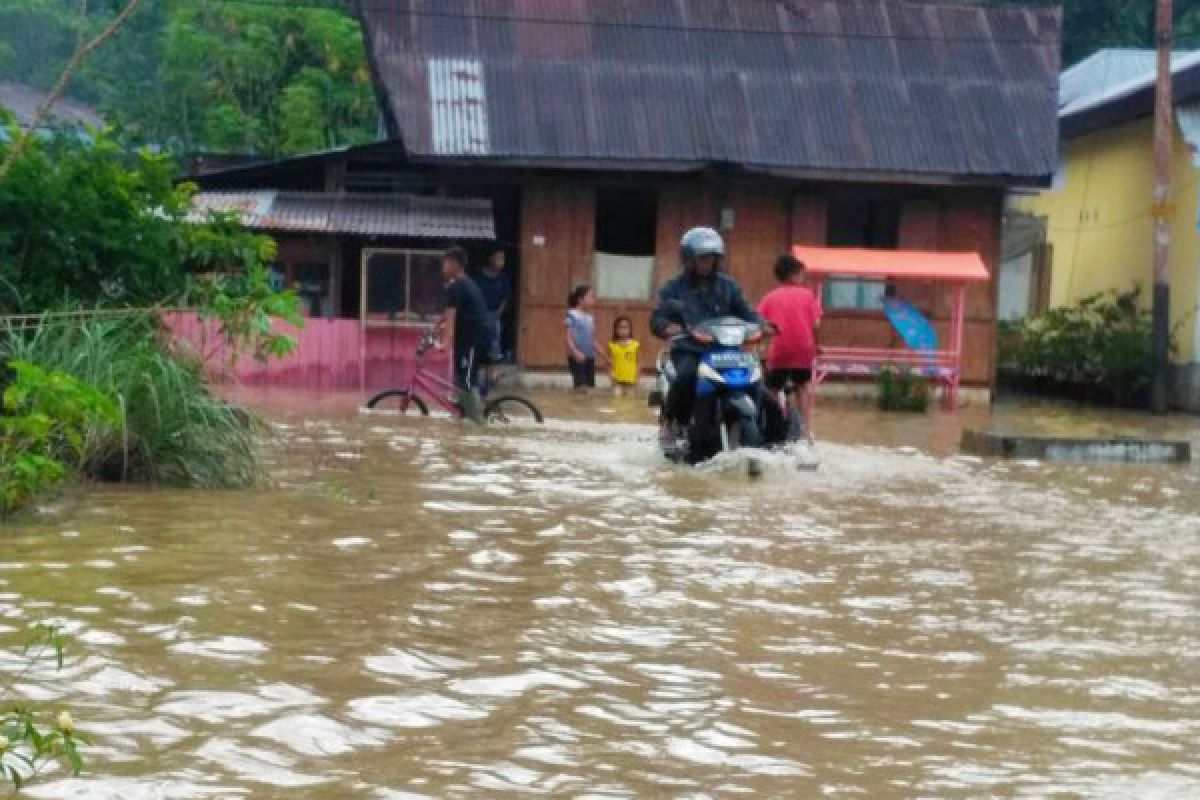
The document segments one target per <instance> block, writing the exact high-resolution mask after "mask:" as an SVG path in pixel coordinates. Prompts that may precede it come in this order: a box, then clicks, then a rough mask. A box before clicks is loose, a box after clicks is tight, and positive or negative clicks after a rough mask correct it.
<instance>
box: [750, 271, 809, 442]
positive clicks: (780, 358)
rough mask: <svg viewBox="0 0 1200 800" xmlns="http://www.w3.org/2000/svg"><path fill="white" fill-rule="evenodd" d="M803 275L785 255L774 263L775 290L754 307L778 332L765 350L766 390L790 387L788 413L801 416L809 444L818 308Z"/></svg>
mask: <svg viewBox="0 0 1200 800" xmlns="http://www.w3.org/2000/svg"><path fill="white" fill-rule="evenodd" d="M803 274H804V265H803V264H802V263H800V262H799V261H797V260H796V259H795V258H793V257H791V256H789V255H782V256H780V257H779V258H778V259H777V260H776V261H775V279H776V280H777V281H778V282H779V286H777V287H776V288H774V289H772V290H771V291H770V292H768V293H767V296H766V297H764V298H763V299H762V301H761V302H760V303H759V304H758V313H759V314H761V315H762V316H763V318H764V319H766V320H767V322H769V323H771V324H772V325H773V326H774V327H775V329H776V330H777V331H778V333H777V334H776V335H775V336H774V337H773V338H772V339H771V344H770V347H769V348H768V350H767V379H766V383H767V388H769V389H771V390H772V391H776V392H777V391H780V390H782V389H784V388H785V387H786V386H787V385H788V384H789V383H790V384H791V386H792V388H793V393H792V395H791V403H792V413H796V412H797V411H798V412H799V413H800V414H801V415H802V416H801V419H803V420H804V426H805V432H806V434H807V436H808V440H809V442H812V440H813V432H812V417H813V407H814V405H815V400H816V398H815V397H814V395H813V391H812V371H813V362H814V361H815V360H816V357H817V328H818V327H819V326H820V324H821V304H820V302H819V301H818V300H817V295H816V293H815V292H813V290H812V289H809V288H808V287H807V286H805V285H804V283H803Z"/></svg>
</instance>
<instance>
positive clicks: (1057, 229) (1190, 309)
mask: <svg viewBox="0 0 1200 800" xmlns="http://www.w3.org/2000/svg"><path fill="white" fill-rule="evenodd" d="M1154 69H1155V65H1154V52H1153V51H1151V50H1104V51H1101V52H1099V53H1097V54H1096V55H1094V56H1092V57H1090V58H1088V59H1086V60H1085V61H1083V62H1081V63H1080V64H1078V65H1076V66H1075V67H1072V68H1071V69H1069V70H1067V71H1066V72H1064V73H1063V74H1062V77H1061V81H1060V98H1059V122H1060V128H1061V131H1062V145H1061V149H1062V156H1061V164H1060V168H1059V171H1058V173H1057V174H1056V176H1055V181H1054V186H1053V188H1051V189H1049V190H1046V191H1044V192H1042V193H1040V194H1037V195H1031V196H1024V197H1016V198H1014V199H1013V201H1012V203H1011V206H1012V208H1013V209H1014V210H1017V211H1021V212H1026V213H1028V214H1031V215H1033V216H1034V217H1036V218H1038V219H1039V220H1041V222H1042V223H1043V226H1044V228H1043V229H1044V237H1045V242H1046V244H1048V245H1049V247H1048V248H1047V249H1046V253H1047V254H1048V257H1047V258H1046V259H1045V260H1044V262H1039V261H1038V260H1037V259H1032V258H1027V259H1026V260H1025V261H1024V262H1017V261H1010V262H1009V263H1008V264H1006V267H1007V270H1002V275H1001V288H1000V294H1001V300H1000V303H1001V307H1002V310H1003V309H1004V307H1005V304H1006V301H1005V296H1006V294H1007V295H1009V296H1010V300H1009V303H1008V306H1009V308H1016V307H1017V306H1019V303H1016V304H1015V305H1014V303H1013V302H1012V300H1011V296H1012V295H1014V293H1015V294H1020V293H1021V292H1022V291H1024V292H1025V296H1027V297H1030V298H1033V300H1032V305H1033V306H1034V309H1033V310H1040V309H1038V308H1037V306H1043V305H1048V306H1060V305H1072V304H1074V303H1076V302H1077V301H1078V300H1080V299H1081V298H1083V297H1086V296H1088V295H1090V294H1094V293H1096V292H1101V291H1104V290H1106V289H1118V290H1125V289H1130V288H1132V287H1133V286H1134V285H1135V284H1137V285H1140V286H1141V287H1142V290H1143V293H1142V300H1143V302H1145V303H1146V304H1147V305H1148V304H1149V303H1150V302H1151V290H1152V287H1153V282H1154V278H1153V247H1154V233H1153V219H1152V216H1151V212H1152V205H1153V199H1154V122H1153V105H1154V97H1153V95H1154ZM1173 74H1174V84H1175V87H1176V101H1177V102H1178V103H1179V105H1178V106H1177V108H1176V125H1175V127H1174V137H1175V141H1174V149H1173V153H1174V155H1173V158H1172V170H1171V322H1172V331H1173V333H1174V336H1175V341H1176V342H1177V344H1178V350H1177V352H1176V354H1175V357H1174V359H1173V360H1174V362H1175V366H1176V369H1175V371H1174V372H1175V381H1174V382H1175V400H1176V403H1177V404H1178V405H1179V406H1181V407H1185V408H1188V409H1189V410H1194V411H1200V341H1198V340H1200V315H1198V314H1197V308H1198V305H1200V282H1198V281H1197V275H1198V274H1200V227H1198V223H1200V203H1198V198H1200V168H1198V167H1197V161H1196V154H1197V148H1196V143H1197V142H1200V104H1197V100H1200V53H1178V54H1176V56H1175V60H1174V64H1173ZM1039 267H1040V269H1039ZM1023 270H1024V271H1023ZM1028 270H1032V274H1029V272H1028ZM1005 272H1007V275H1006V274H1005ZM1006 279H1007V280H1006ZM1006 287H1007V288H1006ZM1039 287H1040V290H1039ZM1018 315H1019V314H1017V313H1012V312H1010V313H1009V314H1007V316H1010V317H1011V316H1018Z"/></svg>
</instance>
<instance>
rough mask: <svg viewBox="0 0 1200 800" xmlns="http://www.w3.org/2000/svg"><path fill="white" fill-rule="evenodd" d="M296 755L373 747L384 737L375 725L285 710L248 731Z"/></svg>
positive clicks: (322, 753)
mask: <svg viewBox="0 0 1200 800" xmlns="http://www.w3.org/2000/svg"><path fill="white" fill-rule="evenodd" d="M250 735H251V736H257V737H259V738H261V739H269V740H271V741H273V742H275V743H277V744H281V745H283V746H284V747H287V748H289V749H291V750H294V751H295V752H297V753H299V754H300V755H305V756H338V755H344V754H346V753H351V752H354V751H355V750H358V749H359V748H362V747H377V746H379V745H382V744H383V743H384V742H385V740H386V739H387V738H388V737H387V735H386V734H385V733H384V732H383V731H380V730H377V729H369V728H368V729H356V728H351V727H350V726H349V725H346V724H344V723H341V722H338V721H337V720H333V719H330V718H329V717H324V716H321V715H320V714H287V715H285V716H282V717H279V718H278V719H273V720H271V721H270V722H268V723H266V724H264V725H260V726H258V727H257V728H255V729H254V730H252V731H250Z"/></svg>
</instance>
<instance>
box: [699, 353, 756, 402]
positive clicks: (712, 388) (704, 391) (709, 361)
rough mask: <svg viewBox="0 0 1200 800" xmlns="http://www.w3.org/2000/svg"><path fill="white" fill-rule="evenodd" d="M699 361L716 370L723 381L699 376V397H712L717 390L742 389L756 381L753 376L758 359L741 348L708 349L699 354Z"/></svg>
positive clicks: (736, 390) (737, 390)
mask: <svg viewBox="0 0 1200 800" xmlns="http://www.w3.org/2000/svg"><path fill="white" fill-rule="evenodd" d="M700 363H702V364H706V365H708V366H709V367H711V368H712V369H713V370H714V371H716V372H718V373H719V374H720V375H721V378H722V381H723V382H722V383H714V382H713V381H710V380H707V379H705V378H704V377H700V378H699V379H698V380H697V382H696V394H697V395H698V396H699V397H712V396H713V395H714V394H717V393H719V392H730V391H733V392H739V391H744V390H746V389H749V388H750V387H752V386H754V385H755V384H756V383H758V379H757V378H756V377H755V372H756V371H758V368H759V366H758V359H757V358H755V357H754V356H753V355H751V354H750V353H745V352H743V351H741V350H721V349H717V350H710V351H708V352H707V353H705V354H704V355H703V356H701V358H700Z"/></svg>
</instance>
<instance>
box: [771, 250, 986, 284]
mask: <svg viewBox="0 0 1200 800" xmlns="http://www.w3.org/2000/svg"><path fill="white" fill-rule="evenodd" d="M792 253H793V255H795V256H796V258H798V259H800V260H801V261H803V262H804V265H805V267H806V268H807V270H808V272H811V273H812V274H814V275H847V276H852V277H856V278H895V279H899V280H904V279H908V280H922V281H943V282H947V283H958V282H966V281H987V280H989V279H990V277H991V276H990V275H988V271H987V267H986V266H985V265H984V263H983V259H982V258H980V257H979V254H978V253H933V252H926V251H921V250H866V249H862V248H858V247H805V246H802V245H796V246H795V247H793V248H792Z"/></svg>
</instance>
